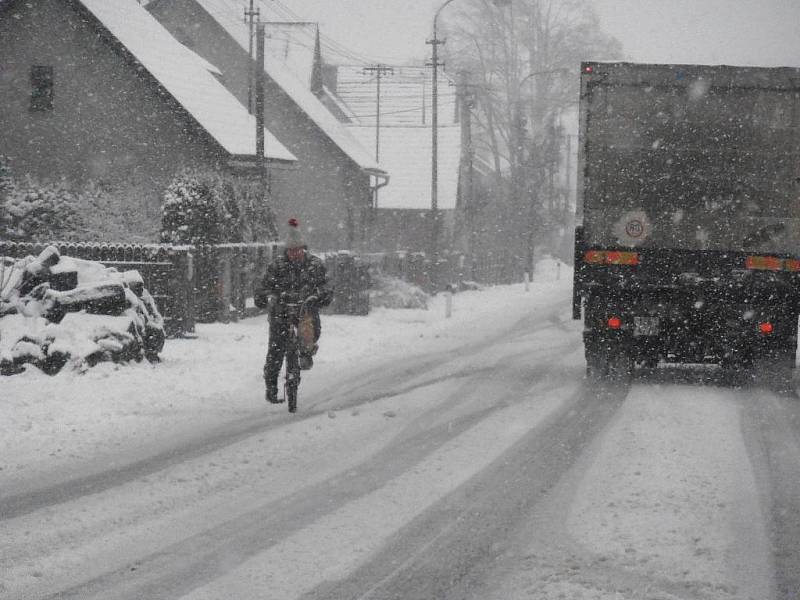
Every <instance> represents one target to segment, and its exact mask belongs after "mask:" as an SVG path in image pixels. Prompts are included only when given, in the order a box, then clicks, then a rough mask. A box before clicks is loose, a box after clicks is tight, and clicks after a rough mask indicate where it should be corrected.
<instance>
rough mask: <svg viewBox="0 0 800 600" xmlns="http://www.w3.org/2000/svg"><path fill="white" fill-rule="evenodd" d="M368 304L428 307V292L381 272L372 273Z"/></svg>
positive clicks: (390, 306)
mask: <svg viewBox="0 0 800 600" xmlns="http://www.w3.org/2000/svg"><path fill="white" fill-rule="evenodd" d="M369 302H370V306H383V307H385V308H424V309H427V308H428V294H426V293H425V292H424V291H422V289H421V288H419V287H417V286H416V285H413V284H411V283H408V282H407V281H403V280H402V279H398V278H396V277H390V276H388V275H384V274H383V273H377V274H373V276H372V289H371V290H370V292H369Z"/></svg>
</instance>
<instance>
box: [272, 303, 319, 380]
mask: <svg viewBox="0 0 800 600" xmlns="http://www.w3.org/2000/svg"><path fill="white" fill-rule="evenodd" d="M311 315H312V316H313V318H314V341H315V342H317V341H319V336H320V334H321V333H322V326H321V323H320V319H319V312H318V311H316V310H312V311H311ZM289 324H290V322H289V320H288V319H285V318H281V317H276V316H274V315H273V316H271V317H270V319H269V346H268V348H267V359H266V362H265V363H264V381H266V383H267V385H275V386H277V385H278V375H279V374H280V372H281V367H282V366H283V359H284V357H285V356H286V342H287V340H288V339H289ZM301 352H302V349H301ZM288 366H289V368H291V367H295V365H288ZM295 370H296V371H297V369H295ZM297 376H298V379H299V372H298V374H297Z"/></svg>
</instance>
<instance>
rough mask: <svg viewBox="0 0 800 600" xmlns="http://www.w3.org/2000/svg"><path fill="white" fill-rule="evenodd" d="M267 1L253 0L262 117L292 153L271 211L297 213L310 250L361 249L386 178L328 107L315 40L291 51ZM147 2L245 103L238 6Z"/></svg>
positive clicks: (245, 33) (247, 82)
mask: <svg viewBox="0 0 800 600" xmlns="http://www.w3.org/2000/svg"><path fill="white" fill-rule="evenodd" d="M271 4H272V3H270V2H261V1H257V2H256V6H257V7H258V8H259V10H260V16H261V19H262V20H263V21H266V22H267V25H266V28H267V35H268V38H267V39H268V40H269V43H268V44H267V52H266V59H265V65H264V74H265V98H266V101H265V105H266V106H265V123H266V127H267V128H268V129H269V130H270V131H272V132H273V133H274V134H275V135H276V136H277V137H278V138H279V139H280V140H281V142H283V143H284V144H285V145H286V147H287V148H288V149H289V150H290V151H291V152H292V154H293V155H294V156H296V157H297V163H296V168H295V169H294V170H291V171H280V172H276V173H274V174H273V176H272V178H271V181H270V185H271V189H272V190H274V195H275V198H276V204H275V210H276V212H277V214H278V216H279V217H281V218H287V217H289V216H296V217H298V218H299V219H300V221H301V223H302V224H304V226H305V231H306V235H307V238H308V242H309V244H310V245H311V247H312V248H313V249H316V250H332V249H342V248H363V247H365V245H366V244H367V242H368V240H369V239H370V237H371V235H370V227H371V224H372V219H371V214H372V196H373V190H374V188H375V187H377V186H379V185H382V184H383V183H385V181H386V180H387V178H388V177H387V172H386V170H385V169H383V168H382V166H381V165H380V164H379V163H378V161H376V160H375V159H374V158H373V156H372V154H371V153H370V152H369V151H368V150H367V149H365V148H364V147H363V146H362V144H361V143H360V142H359V141H358V139H357V138H356V136H354V135H353V133H352V132H351V131H349V130H348V128H347V127H345V125H344V124H343V123H342V122H340V120H339V119H338V118H337V117H336V116H335V115H334V114H333V113H332V112H331V110H332V109H333V106H332V104H331V103H332V102H334V101H333V100H332V99H330V98H328V95H327V92H326V90H325V89H324V87H325V86H324V83H323V82H321V81H320V78H321V75H320V74H319V71H318V70H317V69H316V68H315V65H316V66H317V67H319V66H320V64H321V58H319V57H316V56H315V55H316V54H317V53H318V52H319V48H318V46H316V47H315V44H314V43H313V42H310V43H309V44H308V46H309V47H310V48H311V49H312V53H311V54H310V55H309V54H308V53H305V55H303V53H300V54H296V53H293V50H292V45H291V44H287V43H282V40H283V38H282V37H281V35H282V33H281V28H284V30H285V28H287V27H293V25H290V24H281V25H280V26H277V25H276V26H273V25H270V23H273V24H275V23H276V22H283V21H285V20H286V18H285V16H281V15H277V14H273V13H272V12H270V11H271V10H273V7H271ZM147 9H148V10H149V11H150V12H151V13H152V14H153V15H154V16H155V17H156V18H157V19H158V20H159V21H160V22H161V23H162V24H163V25H164V26H165V27H166V28H167V29H168V30H169V31H171V32H172V34H173V35H174V36H175V37H176V39H178V40H179V41H180V42H181V43H183V44H184V45H185V46H187V47H189V48H191V49H192V50H194V51H195V52H196V53H198V54H199V55H201V56H202V57H203V58H205V59H206V60H208V61H209V62H211V63H213V64H214V65H216V66H217V67H219V68H220V70H221V71H222V73H223V75H222V79H221V80H222V81H223V83H224V84H225V86H226V87H227V88H228V89H229V90H230V91H231V92H232V93H233V94H234V95H235V96H236V97H237V98H238V99H239V101H240V102H241V103H242V105H244V106H247V105H248V103H249V101H248V99H249V98H251V97H252V95H253V93H252V77H251V75H250V68H249V66H250V65H251V64H252V62H251V60H250V46H251V45H250V29H249V27H248V24H247V23H245V22H244V20H243V19H242V12H241V9H242V7H241V6H239V5H237V4H236V3H232V2H229V1H227V0H152V1H151V2H150V3H149V4H148V5H147ZM303 27H305V25H303ZM273 30H275V31H273ZM312 39H313V38H312ZM309 56H310V57H311V58H310V60H309Z"/></svg>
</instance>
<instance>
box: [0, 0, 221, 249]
mask: <svg viewBox="0 0 800 600" xmlns="http://www.w3.org/2000/svg"><path fill="white" fill-rule="evenodd" d="M32 65H51V66H53V67H54V76H55V77H54V79H55V84H54V108H53V109H52V110H49V111H44V112H31V111H30V110H29V104H30V96H31V82H30V71H31V66H32ZM0 131H2V135H0V154H2V155H5V156H8V157H9V159H10V165H11V168H12V173H13V174H14V175H15V176H22V175H25V174H30V175H32V176H34V177H36V178H38V179H58V178H66V179H67V180H69V181H72V182H75V183H76V184H79V185H80V184H83V183H86V182H88V181H90V180H93V181H95V182H97V183H98V184H100V185H101V186H102V187H103V189H105V190H107V191H108V193H109V194H112V195H114V196H116V197H118V198H120V199H122V200H124V201H126V202H128V203H130V204H135V206H128V208H129V209H131V211H130V212H131V214H133V215H135V220H134V222H133V224H132V227H131V230H130V231H129V232H128V233H129V238H128V239H127V240H116V241H131V240H136V241H143V240H150V241H157V239H158V230H159V228H160V204H161V194H162V192H163V191H164V189H165V188H166V186H167V185H168V184H169V182H170V181H171V180H172V178H173V176H174V175H175V173H176V172H177V171H179V170H181V169H182V168H184V167H188V166H192V167H199V168H209V169H212V168H219V167H220V166H221V165H223V164H224V162H225V161H226V160H227V153H226V152H225V151H224V150H223V149H222V148H220V147H219V145H218V144H217V143H216V141H215V140H213V138H211V137H210V136H208V134H207V133H206V132H205V131H204V130H202V129H201V128H199V126H198V125H197V124H196V123H195V121H194V120H193V119H192V118H191V117H190V116H188V115H187V114H186V113H185V111H183V109H182V108H180V107H179V106H177V105H175V104H174V101H173V100H172V99H171V97H169V96H167V95H165V94H164V93H162V92H160V91H159V88H158V86H157V84H156V83H155V82H154V80H153V79H152V78H151V77H150V76H149V75H148V74H147V73H140V72H137V70H136V66H135V65H133V64H131V62H130V59H129V58H128V57H127V55H126V54H125V53H124V52H123V51H122V50H121V49H120V48H119V45H118V43H117V42H115V41H112V40H111V39H109V38H107V37H105V34H102V35H101V34H100V29H99V26H96V25H95V21H94V19H93V18H92V17H91V16H89V15H86V14H85V13H84V12H83V9H82V8H81V7H80V5H79V3H77V2H71V1H69V0H37V1H36V2H30V3H29V2H24V1H12V2H11V5H10V7H8V8H5V9H0Z"/></svg>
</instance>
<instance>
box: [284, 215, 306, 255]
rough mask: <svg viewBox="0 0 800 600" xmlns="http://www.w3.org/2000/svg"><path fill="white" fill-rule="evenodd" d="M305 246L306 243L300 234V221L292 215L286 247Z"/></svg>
mask: <svg viewBox="0 0 800 600" xmlns="http://www.w3.org/2000/svg"><path fill="white" fill-rule="evenodd" d="M305 247H306V243H305V241H303V236H302V235H301V234H300V221H298V220H297V219H296V218H295V217H292V218H291V219H289V230H288V231H287V232H286V249H287V250H288V249H290V248H305Z"/></svg>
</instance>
